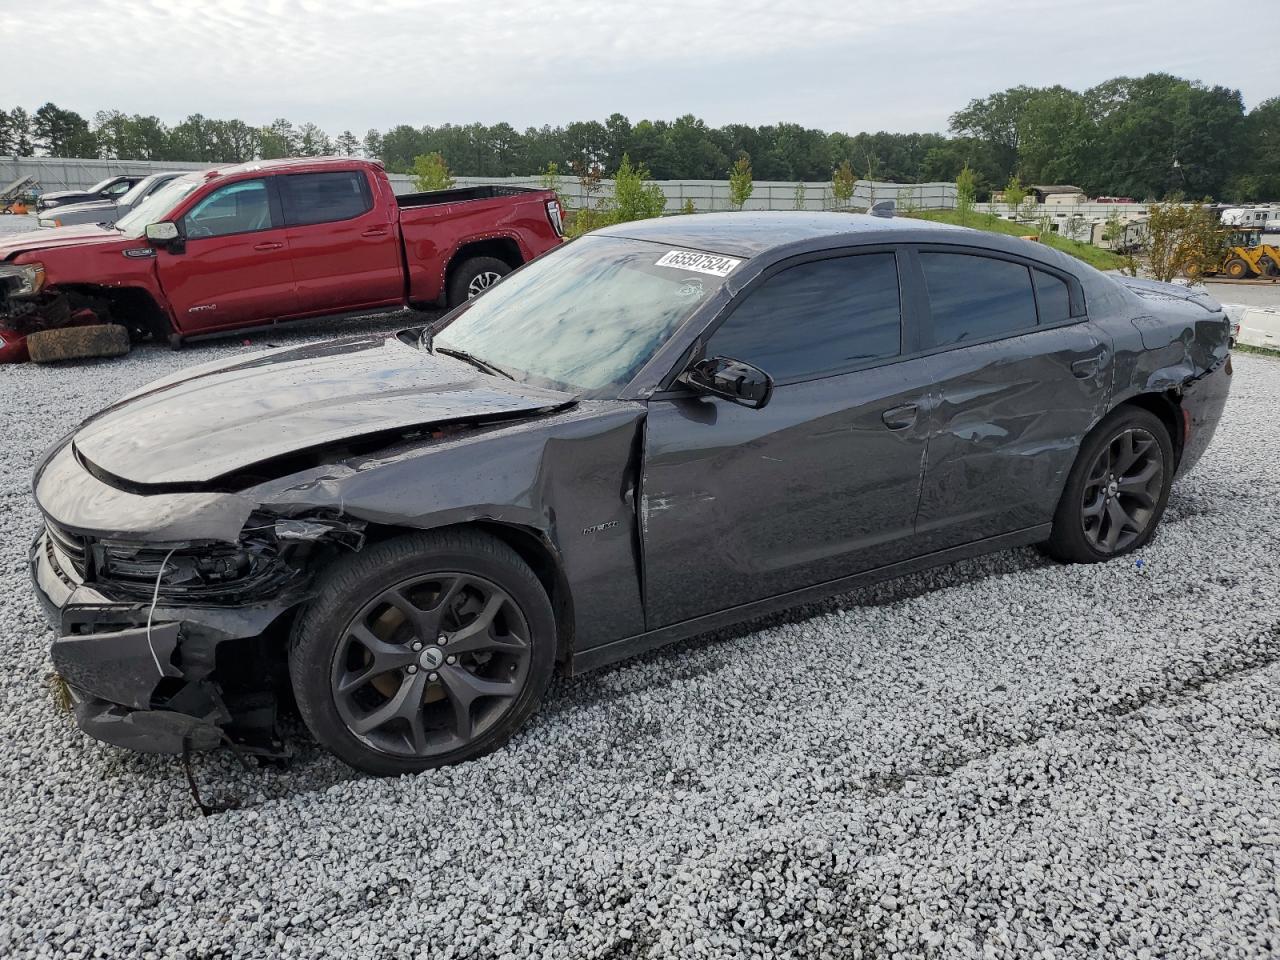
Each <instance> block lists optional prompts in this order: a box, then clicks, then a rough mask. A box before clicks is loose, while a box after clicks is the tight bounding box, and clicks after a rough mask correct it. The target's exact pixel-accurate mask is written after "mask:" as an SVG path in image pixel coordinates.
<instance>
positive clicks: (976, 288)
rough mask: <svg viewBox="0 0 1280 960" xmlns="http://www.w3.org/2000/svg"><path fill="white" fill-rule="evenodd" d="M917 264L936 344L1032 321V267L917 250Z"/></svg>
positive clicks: (1032, 324)
mask: <svg viewBox="0 0 1280 960" xmlns="http://www.w3.org/2000/svg"><path fill="white" fill-rule="evenodd" d="M920 264H921V266H922V267H923V268H924V279H925V285H926V287H927V288H928V291H929V307H930V310H931V311H932V314H933V338H934V343H936V344H937V345H938V346H940V347H941V346H946V345H947V344H953V343H965V342H968V341H973V340H985V339H987V338H989V337H999V336H1003V335H1006V334H1011V333H1017V332H1019V331H1023V330H1030V329H1033V328H1034V327H1035V325H1036V298H1035V293H1034V292H1033V291H1032V289H1031V271H1030V270H1029V269H1028V268H1027V267H1025V266H1023V265H1022V264H1020V263H1014V262H1012V261H1010V260H994V259H992V258H990V257H981V256H973V255H972V254H960V253H921V254H920Z"/></svg>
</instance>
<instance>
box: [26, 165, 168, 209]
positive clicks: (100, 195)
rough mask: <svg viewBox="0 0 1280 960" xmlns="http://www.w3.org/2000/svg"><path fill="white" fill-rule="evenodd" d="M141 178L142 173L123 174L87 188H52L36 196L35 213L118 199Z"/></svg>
mask: <svg viewBox="0 0 1280 960" xmlns="http://www.w3.org/2000/svg"><path fill="white" fill-rule="evenodd" d="M141 179H143V177H142V175H141V174H139V175H133V174H129V175H125V176H118V177H107V179H105V180H101V181H99V182H98V183H95V184H94V185H93V186H92V187H90V188H89V189H88V190H54V191H52V192H51V193H42V194H40V196H38V197H37V198H36V213H39V212H41V211H42V210H52V209H53V208H54V207H62V206H68V205H70V204H73V203H89V202H91V201H93V200H119V199H120V198H121V197H123V196H124V195H125V194H126V193H128V192H129V190H130V189H131V188H132V187H133V185H134V184H136V183H137V182H138V181H139V180H141Z"/></svg>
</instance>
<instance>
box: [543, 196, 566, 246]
mask: <svg viewBox="0 0 1280 960" xmlns="http://www.w3.org/2000/svg"><path fill="white" fill-rule="evenodd" d="M547 219H548V220H550V221H551V226H552V228H553V229H554V230H555V232H556V236H557V237H563V236H564V213H563V212H562V211H561V210H560V201H559V200H548V201H547Z"/></svg>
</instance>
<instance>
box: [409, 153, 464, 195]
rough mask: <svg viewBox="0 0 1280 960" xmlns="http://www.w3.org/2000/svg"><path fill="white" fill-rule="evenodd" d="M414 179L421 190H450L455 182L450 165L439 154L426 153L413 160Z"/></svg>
mask: <svg viewBox="0 0 1280 960" xmlns="http://www.w3.org/2000/svg"><path fill="white" fill-rule="evenodd" d="M413 178H414V182H415V183H416V185H417V187H418V189H419V190H423V191H426V190H448V189H449V188H450V187H452V186H453V184H454V180H453V177H452V176H451V175H450V173H449V165H448V164H447V163H445V160H444V156H443V155H441V154H439V153H425V154H422V155H421V156H417V157H414V158H413Z"/></svg>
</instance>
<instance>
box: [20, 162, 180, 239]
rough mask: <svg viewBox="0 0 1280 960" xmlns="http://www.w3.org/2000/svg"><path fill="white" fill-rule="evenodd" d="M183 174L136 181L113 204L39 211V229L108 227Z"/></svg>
mask: <svg viewBox="0 0 1280 960" xmlns="http://www.w3.org/2000/svg"><path fill="white" fill-rule="evenodd" d="M184 172H185V171H181V170H179V171H176V172H174V173H153V174H152V175H151V176H149V177H144V178H143V179H141V180H139V181H138V182H137V183H135V184H134V185H133V186H132V187H131V188H130V189H129V192H128V193H125V194H123V195H122V196H120V198H119V199H116V200H91V201H88V202H86V203H72V204H68V205H67V206H65V207H53V208H50V209H48V210H44V211H41V213H40V226H42V227H70V226H73V225H75V224H80V223H105V224H107V225H108V226H110V225H111V224H113V223H115V222H116V221H117V220H119V219H120V218H121V217H123V216H124V215H125V214H126V213H128V212H129V211H130V210H132V209H133V208H134V207H136V206H137V205H138V204H139V203H141V202H142V201H143V200H145V199H146V198H147V197H149V196H151V194H153V193H155V192H156V191H157V190H159V189H160V188H161V187H163V186H164V185H165V184H166V183H168V182H169V181H170V180H172V179H173V178H174V177H180V176H182V174H183V173H184Z"/></svg>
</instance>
